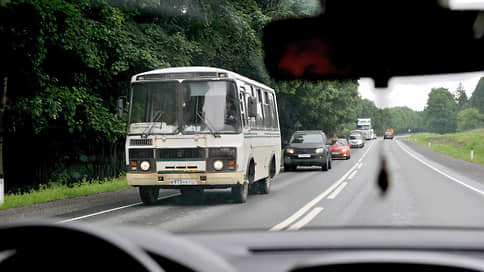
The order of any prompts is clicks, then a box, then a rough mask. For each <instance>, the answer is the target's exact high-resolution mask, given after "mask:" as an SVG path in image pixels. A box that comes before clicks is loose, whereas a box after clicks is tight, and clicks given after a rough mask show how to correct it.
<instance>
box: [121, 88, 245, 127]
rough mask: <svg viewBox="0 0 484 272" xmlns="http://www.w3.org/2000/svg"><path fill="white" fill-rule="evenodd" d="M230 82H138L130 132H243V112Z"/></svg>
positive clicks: (133, 97) (135, 89)
mask: <svg viewBox="0 0 484 272" xmlns="http://www.w3.org/2000/svg"><path fill="white" fill-rule="evenodd" d="M238 105H239V103H237V95H236V91H235V85H234V83H233V82H231V81H220V80H217V81H209V80H204V81H183V82H181V83H179V82H154V83H152V82H150V83H136V84H133V88H132V104H131V116H130V118H129V120H130V124H129V131H128V132H129V133H141V134H174V133H179V132H181V133H184V134H195V133H215V132H217V133H236V132H240V111H239V108H238Z"/></svg>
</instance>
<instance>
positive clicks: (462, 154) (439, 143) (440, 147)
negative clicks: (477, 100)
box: [406, 128, 484, 165]
mask: <svg viewBox="0 0 484 272" xmlns="http://www.w3.org/2000/svg"><path fill="white" fill-rule="evenodd" d="M406 140H407V141H414V142H416V143H418V144H420V145H422V146H425V147H427V148H430V149H432V150H434V151H437V152H440V153H442V154H445V155H448V156H451V157H454V158H458V159H461V160H465V161H468V162H473V163H477V164H481V165H484V129H482V128H480V129H475V130H469V131H464V132H458V133H450V134H443V135H440V134H431V133H418V134H413V135H412V136H410V137H408V138H406ZM429 142H430V146H429ZM471 148H473V149H474V160H472V161H471V156H470V151H471Z"/></svg>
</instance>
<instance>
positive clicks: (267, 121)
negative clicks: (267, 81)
mask: <svg viewBox="0 0 484 272" xmlns="http://www.w3.org/2000/svg"><path fill="white" fill-rule="evenodd" d="M263 105H264V113H265V115H264V127H265V128H266V129H272V119H273V116H272V110H271V107H270V105H271V103H270V101H269V93H268V92H267V91H265V92H264V104H263Z"/></svg>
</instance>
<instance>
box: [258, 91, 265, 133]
mask: <svg viewBox="0 0 484 272" xmlns="http://www.w3.org/2000/svg"><path fill="white" fill-rule="evenodd" d="M264 117H265V114H264V107H263V101H262V91H261V89H257V118H256V126H257V128H259V129H264Z"/></svg>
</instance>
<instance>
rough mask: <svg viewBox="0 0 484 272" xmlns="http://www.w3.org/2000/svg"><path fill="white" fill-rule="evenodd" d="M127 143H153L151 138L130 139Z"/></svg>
mask: <svg viewBox="0 0 484 272" xmlns="http://www.w3.org/2000/svg"><path fill="white" fill-rule="evenodd" d="M129 145H153V139H131V141H130V142H129Z"/></svg>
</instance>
